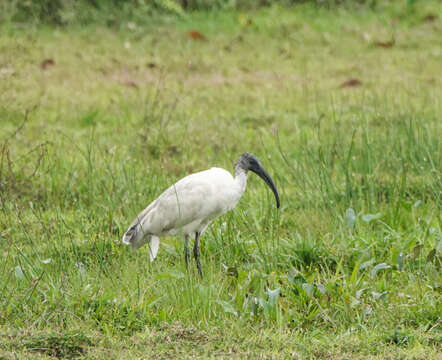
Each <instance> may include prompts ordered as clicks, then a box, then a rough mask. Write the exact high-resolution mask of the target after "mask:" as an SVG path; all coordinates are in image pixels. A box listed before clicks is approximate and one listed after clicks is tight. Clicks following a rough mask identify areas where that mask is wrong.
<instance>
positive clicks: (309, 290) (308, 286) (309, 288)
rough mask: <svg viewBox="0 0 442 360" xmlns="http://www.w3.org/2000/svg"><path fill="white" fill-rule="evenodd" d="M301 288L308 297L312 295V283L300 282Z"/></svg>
mask: <svg viewBox="0 0 442 360" xmlns="http://www.w3.org/2000/svg"><path fill="white" fill-rule="evenodd" d="M302 288H303V290H304V291H305V293H306V294H307V296H308V297H312V296H313V285H311V284H307V283H304V284H302Z"/></svg>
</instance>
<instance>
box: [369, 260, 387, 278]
mask: <svg viewBox="0 0 442 360" xmlns="http://www.w3.org/2000/svg"><path fill="white" fill-rule="evenodd" d="M390 268H391V266H390V265H387V264H386V263H380V264H377V265H376V266H375V267H374V268H373V269H371V272H370V275H371V277H372V278H374V277H375V276H376V274H377V273H378V271H379V270H385V269H390Z"/></svg>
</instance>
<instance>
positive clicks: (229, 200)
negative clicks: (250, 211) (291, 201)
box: [123, 153, 279, 275]
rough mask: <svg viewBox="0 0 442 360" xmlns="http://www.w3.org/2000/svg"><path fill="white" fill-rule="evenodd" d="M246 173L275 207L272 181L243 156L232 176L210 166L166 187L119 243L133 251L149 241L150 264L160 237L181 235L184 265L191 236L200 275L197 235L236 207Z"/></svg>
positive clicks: (250, 157) (251, 158)
mask: <svg viewBox="0 0 442 360" xmlns="http://www.w3.org/2000/svg"><path fill="white" fill-rule="evenodd" d="M248 170H251V171H254V172H255V173H257V174H258V175H259V176H261V177H262V178H263V179H264V180H265V181H266V183H267V184H268V185H269V186H270V187H271V189H272V191H273V192H274V194H275V197H276V201H277V206H278V207H279V196H278V193H277V190H276V187H275V186H274V184H273V181H272V179H271V178H270V176H269V175H268V174H267V172H266V171H265V170H264V168H263V167H262V166H261V164H260V162H259V160H258V159H257V158H256V157H255V156H253V155H251V154H248V153H244V154H243V155H241V157H240V158H239V159H238V161H237V163H236V165H235V177H233V176H232V175H231V174H230V173H229V172H228V171H226V170H224V169H220V168H215V167H214V168H211V169H209V170H205V171H201V172H198V173H195V174H191V175H188V176H186V177H184V178H183V179H181V180H179V181H178V182H177V183H175V184H174V185H172V186H171V187H169V188H168V189H167V190H166V191H164V192H163V193H162V194H161V195H160V196H159V197H158V198H157V199H156V200H154V201H153V202H152V203H151V204H150V205H149V206H147V207H146V208H145V209H144V210H143V211H142V212H141V213H140V214H139V215H138V216H137V217H136V218H135V220H134V221H133V222H132V224H131V225H130V227H129V229H128V230H127V232H126V233H125V234H124V236H123V243H125V244H128V245H131V247H132V249H134V250H135V249H138V248H140V247H141V246H142V245H144V244H145V243H147V242H149V249H150V261H153V260H154V259H155V257H156V255H157V253H158V248H159V244H160V237H161V236H165V235H183V236H184V238H185V256H186V263H187V262H188V259H189V254H188V249H187V246H188V237H189V235H191V234H195V246H194V256H195V260H196V261H197V266H198V270H199V272H200V274H201V275H202V271H201V266H200V263H199V247H198V246H199V245H198V240H199V235H200V234H201V233H203V232H204V231H205V229H206V228H207V226H208V225H209V224H210V222H211V221H212V220H213V219H214V218H216V217H218V216H220V215H222V214H224V213H226V212H227V211H229V210H231V209H233V208H234V207H235V206H236V204H237V203H238V201H239V199H240V198H241V195H242V194H243V192H244V190H245V188H246V184H247V172H248Z"/></svg>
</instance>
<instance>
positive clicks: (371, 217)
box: [362, 213, 381, 223]
mask: <svg viewBox="0 0 442 360" xmlns="http://www.w3.org/2000/svg"><path fill="white" fill-rule="evenodd" d="M380 217H381V214H380V213H377V214H365V215H363V216H362V220H363V221H365V222H366V223H369V222H370V221H373V220H376V219H379V218H380Z"/></svg>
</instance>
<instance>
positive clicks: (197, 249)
mask: <svg viewBox="0 0 442 360" xmlns="http://www.w3.org/2000/svg"><path fill="white" fill-rule="evenodd" d="M199 240H200V233H199V232H196V233H195V245H194V246H193V256H194V257H195V261H196V266H197V267H198V272H199V273H200V276H201V278H202V277H203V271H202V270H201V263H200V246H199V245H200V244H199Z"/></svg>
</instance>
